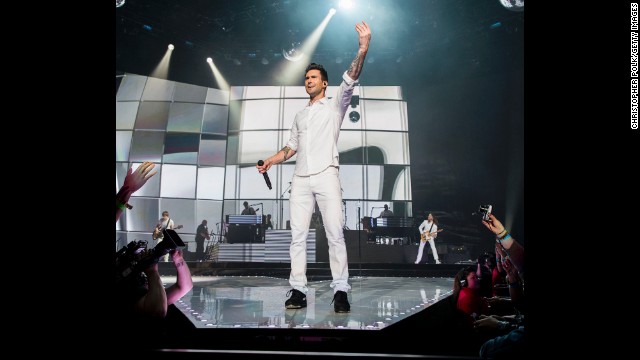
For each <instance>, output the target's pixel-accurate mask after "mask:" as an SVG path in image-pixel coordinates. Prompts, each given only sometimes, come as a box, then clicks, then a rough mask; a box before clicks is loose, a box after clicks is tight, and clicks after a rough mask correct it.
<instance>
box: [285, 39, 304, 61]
mask: <svg viewBox="0 0 640 360" xmlns="http://www.w3.org/2000/svg"><path fill="white" fill-rule="evenodd" d="M303 55H304V51H302V48H301V45H300V42H299V41H292V42H290V43H287V46H285V47H284V48H283V49H282V56H284V58H285V59H287V60H289V61H298V60H300V59H302V56H303Z"/></svg>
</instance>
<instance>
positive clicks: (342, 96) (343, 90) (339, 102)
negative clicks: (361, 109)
mask: <svg viewBox="0 0 640 360" xmlns="http://www.w3.org/2000/svg"><path fill="white" fill-rule="evenodd" d="M357 84H358V80H353V79H352V78H351V77H350V76H349V75H348V74H347V72H346V71H345V72H344V74H342V83H340V87H339V88H338V93H337V94H336V96H335V97H334V98H333V101H334V102H335V104H336V106H337V108H338V111H340V121H341V122H342V120H343V119H344V114H346V113H347V108H348V107H349V105H350V104H351V96H352V95H353V89H354V88H355V87H356V85H357Z"/></svg>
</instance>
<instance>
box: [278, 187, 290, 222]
mask: <svg viewBox="0 0 640 360" xmlns="http://www.w3.org/2000/svg"><path fill="white" fill-rule="evenodd" d="M289 189H291V183H289V186H287V188H286V189H284V191H283V192H282V194H280V219H279V220H278V222H279V223H280V227H279V229H280V230H282V227H283V226H282V225H283V224H282V223H281V222H282V212H283V207H284V203H283V201H284V194H286V193H287V191H288V190H289ZM289 193H291V192H289Z"/></svg>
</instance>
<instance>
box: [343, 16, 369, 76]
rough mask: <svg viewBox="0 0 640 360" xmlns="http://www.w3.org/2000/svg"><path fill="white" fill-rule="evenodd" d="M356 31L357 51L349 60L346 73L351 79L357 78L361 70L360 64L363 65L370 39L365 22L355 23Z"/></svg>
mask: <svg viewBox="0 0 640 360" xmlns="http://www.w3.org/2000/svg"><path fill="white" fill-rule="evenodd" d="M356 31H357V32H358V45H359V46H358V53H357V54H356V57H355V58H354V59H353V61H352V62H351V66H349V70H347V75H349V77H350V78H352V79H353V80H358V78H359V77H360V73H361V72H362V65H364V58H365V56H367V52H368V51H369V42H370V41H371V29H369V25H367V23H366V22H364V21H363V22H362V24H356Z"/></svg>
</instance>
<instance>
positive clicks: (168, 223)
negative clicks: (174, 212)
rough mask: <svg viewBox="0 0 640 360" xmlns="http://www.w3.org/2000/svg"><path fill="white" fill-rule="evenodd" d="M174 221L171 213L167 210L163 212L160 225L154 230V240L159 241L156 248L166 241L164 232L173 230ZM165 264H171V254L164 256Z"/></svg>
mask: <svg viewBox="0 0 640 360" xmlns="http://www.w3.org/2000/svg"><path fill="white" fill-rule="evenodd" d="M174 226H175V225H174V223H173V220H171V219H170V218H169V212H168V211H167V210H165V211H163V212H162V217H161V218H160V220H158V224H157V225H156V228H155V229H153V240H157V241H158V242H157V243H156V246H157V245H158V244H159V243H160V242H161V241H162V240H163V239H164V234H163V233H162V231H163V230H164V229H170V230H173V228H174ZM163 259H164V262H169V254H166V255H165V256H163Z"/></svg>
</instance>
